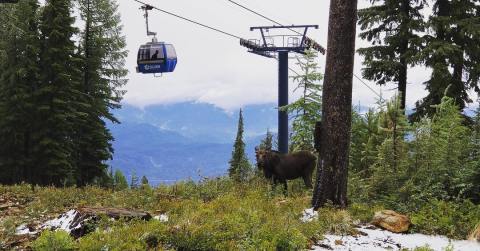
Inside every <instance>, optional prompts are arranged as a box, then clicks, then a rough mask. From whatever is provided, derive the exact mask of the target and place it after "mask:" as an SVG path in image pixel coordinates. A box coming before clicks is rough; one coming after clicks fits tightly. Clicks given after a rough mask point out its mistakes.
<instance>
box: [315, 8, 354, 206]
mask: <svg viewBox="0 0 480 251" xmlns="http://www.w3.org/2000/svg"><path fill="white" fill-rule="evenodd" d="M356 23H357V0H331V1H330V20H329V27H328V51H327V64H326V69H325V80H324V84H323V106H322V133H321V134H322V136H321V153H320V154H319V157H318V165H317V168H318V170H317V181H316V182H315V190H314V195H313V199H312V205H313V207H314V208H315V209H318V208H319V207H322V206H324V205H325V204H326V203H327V202H331V203H333V205H335V206H338V207H341V208H345V207H346V206H347V176H348V154H349V152H348V151H349V147H350V130H351V121H352V81H353V64H354V56H355V36H356Z"/></svg>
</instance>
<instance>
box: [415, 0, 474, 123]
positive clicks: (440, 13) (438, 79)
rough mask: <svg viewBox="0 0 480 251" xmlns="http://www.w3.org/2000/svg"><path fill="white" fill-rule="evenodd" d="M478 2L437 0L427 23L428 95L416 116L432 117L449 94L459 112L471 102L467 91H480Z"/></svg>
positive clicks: (424, 51)
mask: <svg viewBox="0 0 480 251" xmlns="http://www.w3.org/2000/svg"><path fill="white" fill-rule="evenodd" d="M477 3H478V1H477V0H455V1H449V0H436V1H434V5H433V10H434V11H433V15H432V16H431V17H430V19H429V22H428V28H429V31H430V32H429V33H428V34H427V35H425V37H424V40H425V43H426V48H425V49H424V50H423V52H422V54H421V56H422V59H423V61H424V63H425V65H426V66H427V67H429V68H431V69H432V75H431V77H430V80H428V81H427V82H425V85H426V89H427V90H428V92H429V94H428V95H427V96H426V97H425V98H424V99H423V100H421V101H419V102H417V109H416V114H415V117H416V118H417V119H418V118H420V117H421V116H423V115H425V114H432V113H434V112H435V110H436V109H435V108H433V107H432V105H436V104H439V103H440V102H441V100H442V98H443V96H444V94H445V92H446V91H447V92H446V95H447V96H449V97H452V98H454V99H455V103H456V104H457V105H458V107H459V109H461V110H463V108H465V105H466V103H470V102H472V101H471V99H470V98H469V95H468V91H469V90H471V89H474V90H475V91H477V92H480V88H479V80H480V68H479V67H478V65H479V62H480V53H479V46H480V34H478V30H479V29H480V20H479V19H478V16H479V15H480V8H479V7H478V4H477Z"/></svg>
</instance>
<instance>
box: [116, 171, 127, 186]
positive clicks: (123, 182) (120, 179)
mask: <svg viewBox="0 0 480 251" xmlns="http://www.w3.org/2000/svg"><path fill="white" fill-rule="evenodd" d="M113 186H114V188H115V190H117V191H120V190H125V189H127V188H128V182H127V178H125V175H123V173H122V171H120V170H119V169H117V170H116V171H115V174H114V176H113Z"/></svg>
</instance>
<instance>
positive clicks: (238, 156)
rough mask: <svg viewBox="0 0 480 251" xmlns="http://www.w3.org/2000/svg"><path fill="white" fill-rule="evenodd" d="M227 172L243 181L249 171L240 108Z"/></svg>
mask: <svg viewBox="0 0 480 251" xmlns="http://www.w3.org/2000/svg"><path fill="white" fill-rule="evenodd" d="M229 164H230V167H229V169H228V174H229V176H230V178H232V179H234V180H235V181H240V182H241V181H245V180H246V179H247V178H248V176H249V175H250V172H251V169H252V167H251V165H250V162H249V161H248V158H247V155H246V154H245V142H244V141H243V112H242V109H240V113H239V118H238V131H237V137H236V139H235V143H234V145H233V151H232V158H231V159H230V161H229Z"/></svg>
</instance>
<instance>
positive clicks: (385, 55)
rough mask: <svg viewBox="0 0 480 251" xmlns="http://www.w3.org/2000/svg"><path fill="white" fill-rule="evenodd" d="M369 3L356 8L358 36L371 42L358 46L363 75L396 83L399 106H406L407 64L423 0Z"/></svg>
mask: <svg viewBox="0 0 480 251" xmlns="http://www.w3.org/2000/svg"><path fill="white" fill-rule="evenodd" d="M370 3H371V5H372V6H370V7H367V8H365V9H361V10H359V12H358V16H359V25H360V28H361V30H362V32H361V33H360V37H361V38H362V39H364V40H367V41H368V42H369V43H370V44H371V46H370V47H365V48H361V49H359V50H358V52H359V54H360V55H362V56H363V57H364V62H363V63H364V68H363V69H362V73H363V77H364V78H366V79H368V80H373V81H375V82H376V83H377V84H379V85H386V84H389V83H395V84H396V85H397V86H398V90H399V92H400V108H401V109H402V110H404V109H405V101H406V93H407V79H408V67H409V66H411V65H415V64H416V61H417V60H418V59H416V54H417V53H419V52H420V50H421V46H422V40H421V37H420V35H419V32H423V31H424V29H425V28H424V27H425V25H424V21H423V16H422V14H421V11H422V9H423V8H424V6H425V3H426V1H425V0H400V1H399V0H370Z"/></svg>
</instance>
